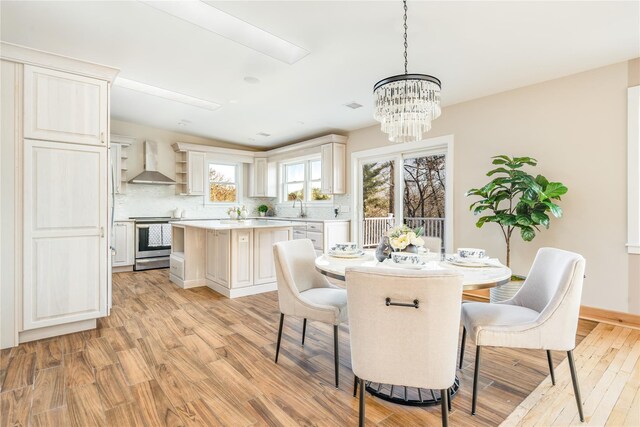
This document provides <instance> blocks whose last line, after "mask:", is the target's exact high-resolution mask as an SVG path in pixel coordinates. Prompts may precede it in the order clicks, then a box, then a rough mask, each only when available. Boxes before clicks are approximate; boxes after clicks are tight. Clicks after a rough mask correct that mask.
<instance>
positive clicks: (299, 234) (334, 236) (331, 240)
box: [293, 220, 350, 254]
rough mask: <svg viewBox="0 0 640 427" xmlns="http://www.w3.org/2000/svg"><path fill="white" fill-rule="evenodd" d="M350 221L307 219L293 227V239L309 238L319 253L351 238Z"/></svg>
mask: <svg viewBox="0 0 640 427" xmlns="http://www.w3.org/2000/svg"><path fill="white" fill-rule="evenodd" d="M349 232H350V229H349V221H347V220H345V221H307V222H299V223H296V225H295V226H294V227H293V239H294V240H297V239H309V240H311V243H313V247H314V248H315V250H316V252H317V253H318V254H322V253H326V252H327V251H329V250H330V249H331V247H332V246H334V245H335V244H336V243H344V242H348V241H349V239H350V234H349Z"/></svg>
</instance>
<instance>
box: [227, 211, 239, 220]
mask: <svg viewBox="0 0 640 427" xmlns="http://www.w3.org/2000/svg"><path fill="white" fill-rule="evenodd" d="M229 218H231V219H238V212H236V211H235V210H233V211H231V212H229Z"/></svg>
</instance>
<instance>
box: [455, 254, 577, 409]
mask: <svg viewBox="0 0 640 427" xmlns="http://www.w3.org/2000/svg"><path fill="white" fill-rule="evenodd" d="M584 269H585V259H584V258H583V257H582V256H581V255H579V254H576V253H573V252H568V251H564V250H561V249H554V248H541V249H540V250H539V251H538V253H537V254H536V258H535V260H534V261H533V265H532V266H531V270H530V271H529V275H528V276H527V279H526V280H525V282H524V284H523V285H522V288H520V290H519V291H518V293H516V294H515V295H514V296H513V298H511V299H510V300H507V301H502V302H499V303H494V304H487V303H477V302H470V303H466V304H463V305H462V323H463V326H464V329H463V331H462V348H461V350H460V367H462V361H463V358H464V346H465V339H466V335H467V334H469V336H470V338H471V340H472V341H473V342H474V343H475V344H476V361H475V370H474V374H473V398H472V403H471V413H472V414H474V415H475V413H476V402H477V397H478V374H479V371H480V349H482V347H511V348H529V349H540V350H546V351H547V360H548V363H549V370H550V373H551V382H552V384H553V385H555V383H556V382H555V375H554V372H553V360H552V359H551V351H552V350H557V351H566V352H567V357H568V359H569V368H570V370H571V379H572V382H573V391H574V394H575V398H576V403H577V405H578V413H579V415H580V421H584V415H583V411H582V400H581V398H580V387H579V385H578V377H577V373H576V368H575V363H574V360H573V349H574V348H575V346H576V330H577V328H578V314H579V311H580V296H581V294H582V282H583V278H584Z"/></svg>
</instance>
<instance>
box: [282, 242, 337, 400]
mask: <svg viewBox="0 0 640 427" xmlns="http://www.w3.org/2000/svg"><path fill="white" fill-rule="evenodd" d="M273 256H274V261H275V267H276V279H277V281H278V302H279V304H280V326H279V328H278V342H277V344H276V359H275V362H276V363H278V355H279V354H280V343H281V341H282V326H283V325H284V316H285V315H287V316H293V317H299V318H302V319H304V321H303V324H302V345H304V336H305V332H306V329H307V319H309V320H315V321H318V322H324V323H328V324H330V325H333V356H334V367H335V383H336V388H338V377H339V370H338V366H339V356H338V326H339V325H340V323H342V322H345V321H346V320H347V291H346V290H345V289H342V288H339V287H337V286H335V285H332V284H330V283H329V281H328V280H327V279H326V277H324V276H323V275H321V274H320V273H318V272H317V271H316V269H315V259H316V252H315V249H314V248H313V243H312V242H311V240H309V239H300V240H289V241H284V242H278V243H276V244H274V245H273Z"/></svg>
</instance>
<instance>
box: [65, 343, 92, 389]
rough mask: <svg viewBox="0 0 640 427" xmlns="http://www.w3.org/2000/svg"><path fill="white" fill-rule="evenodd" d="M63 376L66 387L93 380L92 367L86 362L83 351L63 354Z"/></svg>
mask: <svg viewBox="0 0 640 427" xmlns="http://www.w3.org/2000/svg"><path fill="white" fill-rule="evenodd" d="M64 378H65V385H66V387H67V388H70V387H76V386H82V385H86V384H91V383H93V382H94V381H95V376H94V374H93V368H92V367H91V365H89V364H88V363H87V360H86V359H85V357H84V352H83V351H77V352H75V353H69V354H65V355H64Z"/></svg>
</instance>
